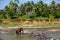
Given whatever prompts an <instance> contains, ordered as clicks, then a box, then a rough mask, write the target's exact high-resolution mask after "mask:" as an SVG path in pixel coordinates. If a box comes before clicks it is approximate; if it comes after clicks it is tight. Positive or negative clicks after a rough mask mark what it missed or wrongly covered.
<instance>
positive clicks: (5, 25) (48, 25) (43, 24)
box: [0, 22, 60, 28]
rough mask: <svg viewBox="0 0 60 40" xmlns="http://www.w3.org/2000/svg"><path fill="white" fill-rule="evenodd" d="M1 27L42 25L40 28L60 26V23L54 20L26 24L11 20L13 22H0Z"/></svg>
mask: <svg viewBox="0 0 60 40" xmlns="http://www.w3.org/2000/svg"><path fill="white" fill-rule="evenodd" d="M0 26H1V27H15V26H19V27H26V28H28V27H40V28H45V27H48V28H49V27H58V26H60V23H54V22H51V23H49V22H42V23H37V24H31V23H29V24H25V23H20V22H11V23H0Z"/></svg>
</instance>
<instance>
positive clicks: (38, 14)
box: [0, 0, 60, 20]
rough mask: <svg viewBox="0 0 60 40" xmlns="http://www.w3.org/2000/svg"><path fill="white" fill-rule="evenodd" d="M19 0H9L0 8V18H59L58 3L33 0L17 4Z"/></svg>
mask: <svg viewBox="0 0 60 40" xmlns="http://www.w3.org/2000/svg"><path fill="white" fill-rule="evenodd" d="M18 4H19V1H18V0H14V1H12V0H11V1H10V3H9V5H7V6H5V8H4V9H3V10H0V20H4V19H9V20H11V19H19V20H49V19H51V20H52V19H56V18H60V4H59V3H56V2H55V1H52V2H51V4H49V5H47V4H45V3H44V2H43V1H39V2H38V3H34V2H33V1H31V2H29V1H28V2H27V3H24V4H21V5H18Z"/></svg>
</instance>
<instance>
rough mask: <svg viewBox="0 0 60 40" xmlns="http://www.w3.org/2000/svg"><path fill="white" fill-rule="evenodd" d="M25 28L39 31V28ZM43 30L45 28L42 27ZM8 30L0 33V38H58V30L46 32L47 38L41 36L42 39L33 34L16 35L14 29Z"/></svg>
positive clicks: (32, 39)
mask: <svg viewBox="0 0 60 40" xmlns="http://www.w3.org/2000/svg"><path fill="white" fill-rule="evenodd" d="M24 30H25V29H24ZM27 30H30V31H32V30H39V31H41V29H27ZM42 30H43V29H42ZM44 30H45V31H46V30H47V29H44ZM5 32H6V31H5ZM8 32H9V33H0V38H1V39H3V40H45V39H46V40H49V38H51V37H53V38H60V32H46V36H47V38H43V39H42V38H40V37H36V36H33V35H31V34H23V35H16V32H15V30H8ZM1 39H0V40H1Z"/></svg>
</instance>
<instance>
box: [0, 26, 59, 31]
mask: <svg viewBox="0 0 60 40" xmlns="http://www.w3.org/2000/svg"><path fill="white" fill-rule="evenodd" d="M17 28H48V29H49V28H52V29H54V28H55V29H60V26H57V27H56V26H55V27H53V26H44V27H43V26H40V27H31V26H30V27H22V26H15V27H2V26H0V29H6V30H7V29H8V30H9V29H17Z"/></svg>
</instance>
